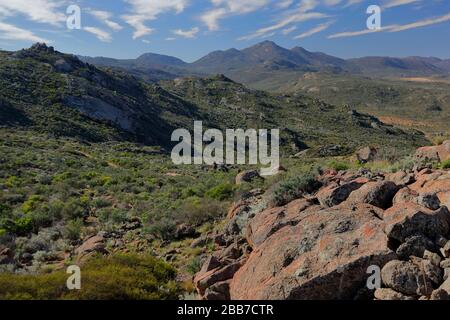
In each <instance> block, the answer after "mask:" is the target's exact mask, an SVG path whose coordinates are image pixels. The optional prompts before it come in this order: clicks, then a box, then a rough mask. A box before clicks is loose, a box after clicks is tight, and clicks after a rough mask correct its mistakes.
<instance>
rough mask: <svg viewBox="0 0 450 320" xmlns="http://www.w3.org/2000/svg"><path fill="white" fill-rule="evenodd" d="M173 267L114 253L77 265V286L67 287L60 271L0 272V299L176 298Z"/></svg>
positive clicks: (177, 289)
mask: <svg viewBox="0 0 450 320" xmlns="http://www.w3.org/2000/svg"><path fill="white" fill-rule="evenodd" d="M175 276H176V273H175V269H174V268H172V267H171V266H169V265H168V264H166V263H164V262H162V261H160V260H158V259H156V258H153V257H150V256H143V255H136V254H116V255H114V256H111V257H108V258H106V259H105V258H100V257H98V258H95V259H93V260H91V261H89V262H88V263H87V264H86V265H85V266H84V267H83V268H82V269H81V279H82V280H81V290H74V291H69V290H68V289H67V287H66V281H67V279H68V277H69V275H67V274H66V273H65V272H64V271H59V272H54V273H50V274H38V275H15V274H6V273H4V274H0V300H59V299H61V300H167V299H172V300H175V299H178V297H179V294H180V291H181V290H180V288H179V286H178V285H177V283H176V281H175Z"/></svg>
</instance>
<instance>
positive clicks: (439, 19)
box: [328, 13, 450, 39]
mask: <svg viewBox="0 0 450 320" xmlns="http://www.w3.org/2000/svg"><path fill="white" fill-rule="evenodd" d="M447 21H450V13H449V14H446V15H443V16H440V17H436V18H428V19H424V20H419V21H416V22H413V23H408V24H404V25H388V26H384V27H382V28H381V29H380V30H369V29H365V30H360V31H350V32H341V33H336V34H332V35H330V36H328V39H335V38H344V37H355V36H360V35H365V34H370V33H377V32H383V31H386V32H400V31H405V30H410V29H416V28H421V27H426V26H431V25H434V24H439V23H444V22H447Z"/></svg>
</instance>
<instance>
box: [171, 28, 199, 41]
mask: <svg viewBox="0 0 450 320" xmlns="http://www.w3.org/2000/svg"><path fill="white" fill-rule="evenodd" d="M199 31H200V29H199V28H197V27H195V28H192V29H190V30H182V29H177V30H173V31H172V32H173V34H176V35H177V36H180V37H183V38H187V39H192V38H195V36H196V35H197V33H198V32H199Z"/></svg>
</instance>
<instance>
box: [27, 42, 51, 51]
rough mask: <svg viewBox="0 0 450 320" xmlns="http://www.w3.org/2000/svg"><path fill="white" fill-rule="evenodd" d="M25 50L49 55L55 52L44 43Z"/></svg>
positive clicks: (38, 43) (37, 43)
mask: <svg viewBox="0 0 450 320" xmlns="http://www.w3.org/2000/svg"><path fill="white" fill-rule="evenodd" d="M27 50H29V51H37V52H49V53H54V52H55V48H53V47H49V46H47V44H46V43H44V42H36V43H35V44H33V45H32V46H31V47H30V48H29V49H27Z"/></svg>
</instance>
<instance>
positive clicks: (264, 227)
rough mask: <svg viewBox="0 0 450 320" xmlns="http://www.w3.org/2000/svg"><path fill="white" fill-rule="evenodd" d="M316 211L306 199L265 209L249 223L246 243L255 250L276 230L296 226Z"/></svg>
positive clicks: (316, 207) (315, 207)
mask: <svg viewBox="0 0 450 320" xmlns="http://www.w3.org/2000/svg"><path fill="white" fill-rule="evenodd" d="M309 208H311V209H309ZM317 209H318V206H315V205H314V204H313V203H312V201H310V200H307V199H299V200H295V201H293V202H291V203H289V204H288V205H286V206H284V207H277V208H271V209H267V210H265V211H263V212H261V213H259V214H257V215H256V216H255V217H254V218H253V219H252V220H251V221H250V224H249V225H248V228H247V235H246V239H247V242H248V243H249V244H250V246H251V247H252V248H257V247H258V246H259V245H261V244H262V243H263V242H264V241H266V240H267V238H269V237H270V236H272V235H273V234H274V233H276V232H277V231H278V230H280V229H282V228H284V227H286V226H295V225H297V224H298V223H299V222H300V221H301V220H302V219H303V218H304V217H306V216H307V215H308V213H311V212H312V213H315V212H316V211H317Z"/></svg>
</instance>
